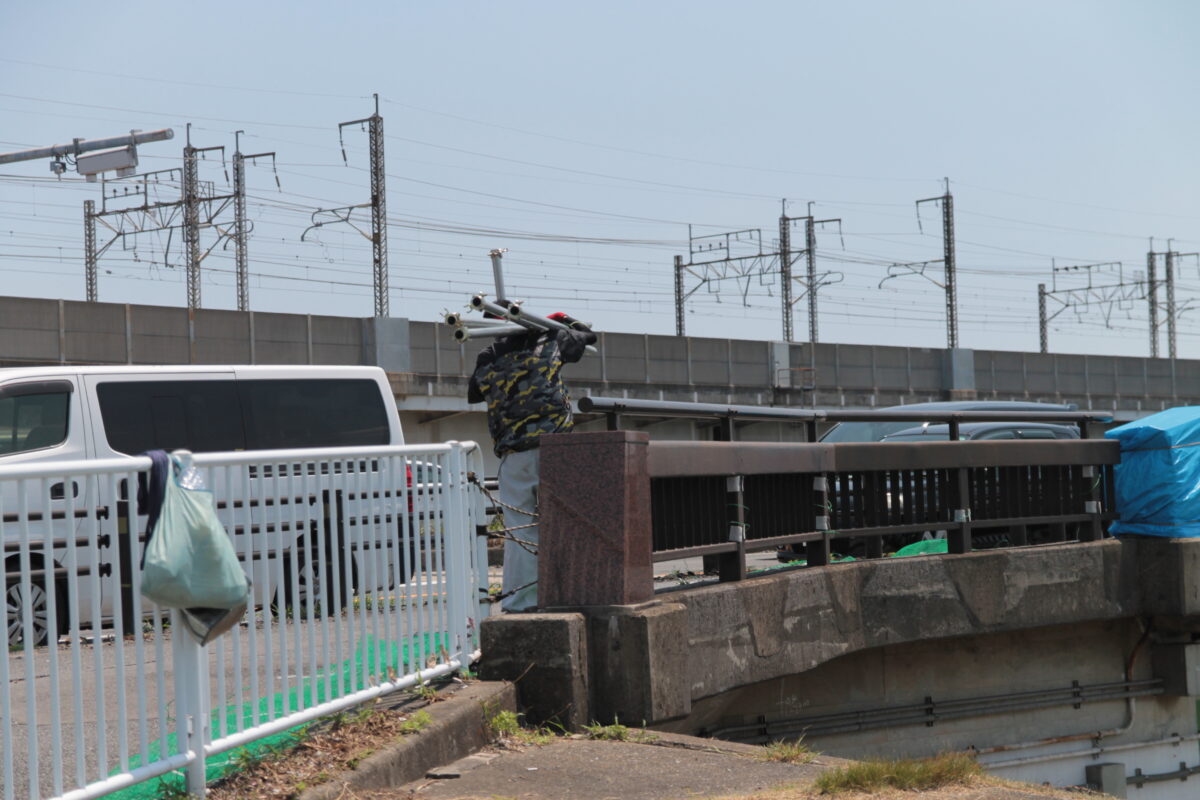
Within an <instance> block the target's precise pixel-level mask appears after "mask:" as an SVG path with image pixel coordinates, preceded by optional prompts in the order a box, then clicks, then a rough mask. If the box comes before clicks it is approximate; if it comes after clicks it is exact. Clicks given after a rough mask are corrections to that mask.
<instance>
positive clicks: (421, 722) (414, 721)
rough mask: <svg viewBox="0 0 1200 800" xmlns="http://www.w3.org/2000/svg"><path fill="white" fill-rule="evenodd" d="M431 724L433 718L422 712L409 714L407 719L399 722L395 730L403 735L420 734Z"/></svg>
mask: <svg viewBox="0 0 1200 800" xmlns="http://www.w3.org/2000/svg"><path fill="white" fill-rule="evenodd" d="M432 724H433V717H431V716H429V714H428V713H426V712H424V711H418V712H417V713H415V714H410V715H409V717H408V719H406V720H404V722H401V723H400V725H399V726H398V727H397V729H396V730H398V731H399V732H400V733H403V734H409V733H420V732H421V731H423V730H425V729H426V728H428V727H429V726H430V725H432Z"/></svg>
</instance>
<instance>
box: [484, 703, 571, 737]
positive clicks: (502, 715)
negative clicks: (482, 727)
mask: <svg viewBox="0 0 1200 800" xmlns="http://www.w3.org/2000/svg"><path fill="white" fill-rule="evenodd" d="M521 716H522V715H521V714H517V713H516V712H513V711H497V712H496V713H494V714H492V715H491V716H490V717H488V729H489V730H490V731H491V733H492V737H493V738H496V739H506V740H509V741H513V742H516V743H517V744H532V745H544V744H550V742H552V741H554V738H555V737H556V736H557V734H556V733H555V732H554V731H552V730H551V729H550V728H548V727H546V726H541V727H537V728H527V727H525V726H523V725H522V724H521Z"/></svg>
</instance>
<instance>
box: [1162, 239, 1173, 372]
mask: <svg viewBox="0 0 1200 800" xmlns="http://www.w3.org/2000/svg"><path fill="white" fill-rule="evenodd" d="M1163 259H1164V260H1165V262H1166V264H1165V269H1166V271H1167V275H1166V278H1167V357H1168V358H1170V359H1171V360H1172V361H1174V360H1175V253H1173V252H1172V251H1171V240H1170V239H1167V252H1166V253H1163Z"/></svg>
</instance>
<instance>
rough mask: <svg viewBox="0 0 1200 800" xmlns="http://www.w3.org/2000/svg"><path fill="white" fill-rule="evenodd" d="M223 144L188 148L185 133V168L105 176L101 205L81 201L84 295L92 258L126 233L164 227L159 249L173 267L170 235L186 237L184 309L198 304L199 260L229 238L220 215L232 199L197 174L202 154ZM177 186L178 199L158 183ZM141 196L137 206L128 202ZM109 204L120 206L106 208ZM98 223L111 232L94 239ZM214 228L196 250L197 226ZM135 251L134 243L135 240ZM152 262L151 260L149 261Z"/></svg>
mask: <svg viewBox="0 0 1200 800" xmlns="http://www.w3.org/2000/svg"><path fill="white" fill-rule="evenodd" d="M214 150H220V151H222V152H224V150H225V148H224V147H220V146H218V147H201V148H198V147H192V145H191V140H190V137H189V140H188V144H187V146H186V147H185V148H184V151H183V158H184V163H183V168H182V169H181V168H179V167H175V168H172V169H166V170H159V171H156V172H148V173H142V174H140V175H137V176H135V177H134V178H132V179H130V180H128V181H126V180H123V179H117V180H115V181H110V180H105V181H104V183H103V184H102V186H101V206H100V210H98V211H97V210H96V205H95V203H94V202H93V201H91V200H86V201H84V204H83V209H84V213H83V217H84V272H85V276H86V280H87V283H88V299H89V300H92V301H94V300H95V297H96V289H95V285H96V262H97V259H98V258H99V257H100V256H102V255H103V254H104V253H105V251H107V250H108V248H109V247H111V246H112V245H113V244H114V243H115V242H117V241H122V242H127V241H128V239H127V237H130V236H136V235H137V234H142V233H154V232H158V231H165V232H166V233H167V234H168V237H167V244H166V248H165V249H164V252H163V266H166V267H174V266H175V264H174V263H172V262H171V260H170V258H169V252H170V249H171V246H172V245H171V242H172V239H171V236H172V234H173V232H174V231H176V230H178V231H180V233H181V234H182V236H183V239H184V242H185V257H186V262H185V266H186V268H187V291H188V308H190V309H196V308H199V307H200V265H201V263H202V262H203V261H204V259H205V258H206V257H207V256H208V254H209V253H211V252H212V251H213V249H214V248H216V247H217V246H218V245H220V244H221V243H223V242H225V241H227V237H228V238H232V236H233V234H232V233H231V232H230V230H229V229H228V225H227V224H225V223H221V222H218V218H219V217H220V215H221V214H222V213H224V211H225V210H226V209H227V208H229V206H230V204H231V203H232V202H233V201H234V196H233V195H232V194H223V195H218V194H217V193H216V190H215V187H214V185H213V184H212V183H211V182H208V181H205V182H201V181H200V180H199V177H198V174H197V173H198V161H199V157H200V156H201V154H203V153H206V152H209V151H214ZM176 185H178V186H179V187H180V190H181V191H180V196H179V199H178V200H160V199H159V196H160V195H159V192H160V189H162V188H168V187H169V188H170V189H171V190H172V191H173V190H174V188H175V186H176ZM133 201H140V203H139V204H137V205H128V203H130V202H133ZM110 204H112V205H113V206H118V207H110ZM97 222H99V223H100V224H101V225H103V226H104V227H105V228H107V229H108V230H109V231H110V232H111V233H112V238H110V239H108V241H106V242H104V243H103V244H97V241H96V228H95V224H96V223H97ZM202 228H213V229H214V230H215V231H216V232H217V237H216V240H215V241H214V242H213V243H212V244H211V245H210V246H209V247H208V248H207V249H206V250H201V249H200V230H201V229H202ZM135 254H136V245H135ZM151 263H153V261H152V262H151Z"/></svg>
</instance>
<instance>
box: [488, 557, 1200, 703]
mask: <svg viewBox="0 0 1200 800" xmlns="http://www.w3.org/2000/svg"><path fill="white" fill-rule="evenodd" d="M1132 618H1142V619H1145V620H1147V621H1148V622H1149V623H1150V624H1151V625H1153V626H1154V627H1155V628H1156V629H1158V630H1160V631H1162V632H1163V633H1164V634H1167V633H1170V632H1176V633H1177V632H1185V631H1186V632H1200V540H1170V539H1137V540H1120V541H1118V540H1113V539H1109V540H1105V541H1101V542H1093V543H1086V544H1064V545H1053V546H1045V547H1036V548H1017V549H1010V550H991V551H981V552H976V553H970V554H967V555H959V556H943V557H920V558H912V559H902V560H901V559H881V560H871V561H859V562H854V563H846V564H837V565H832V566H828V567H822V568H811V569H805V570H795V571H788V572H784V573H777V574H774V575H768V576H764V577H760V578H753V579H750V580H747V581H743V582H738V583H725V584H717V585H711V586H706V587H702V588H696V589H684V590H677V591H670V592H664V593H660V594H659V595H657V596H656V597H655V598H654V599H653V600H652V601H649V602H646V603H640V604H633V605H623V606H578V607H575V608H571V609H566V608H562V609H553V610H551V612H550V613H544V614H532V615H507V616H502V617H499V618H494V619H491V620H488V621H486V622H484V624H483V630H484V654H485V658H484V662H483V665H482V668H481V670H482V674H483V675H484V676H485V677H486V678H488V679H510V680H515V679H517V678H519V677H521V676H522V675H524V674H526V673H527V672H530V671H531V670H535V671H536V670H539V669H541V668H542V665H546V664H557V665H559V672H558V676H557V677H554V676H552V675H550V674H547V673H546V672H545V671H544V670H543V671H541V672H539V673H538V678H537V680H536V681H522V682H519V683H518V693H519V695H520V696H521V697H522V701H523V702H524V703H526V705H527V706H529V707H531V708H533V709H535V711H534V713H532V714H531V716H532V717H535V718H536V717H537V716H538V714H539V713H542V714H545V715H546V716H548V717H557V718H558V719H559V720H560V721H562V722H564V723H565V724H568V725H577V724H580V723H583V722H586V721H588V720H589V719H599V720H605V721H607V720H611V719H614V718H616V719H619V720H621V721H623V722H625V723H627V724H643V723H645V724H657V723H663V722H666V721H669V720H672V719H678V718H682V717H686V716H687V715H688V714H689V713H690V711H691V709H692V703H693V702H695V701H698V700H701V699H703V698H706V697H712V696H714V695H718V694H720V693H723V692H727V691H730V690H734V689H737V688H739V687H743V686H747V685H750V684H754V683H759V682H763V681H768V680H771V679H775V678H782V677H785V676H789V675H796V674H799V673H804V672H806V671H809V670H813V669H815V668H816V667H818V666H820V665H822V664H824V663H827V662H829V661H832V660H834V659H837V658H840V657H843V656H847V655H850V654H853V653H856V652H860V651H864V650H869V649H872V648H883V647H891V646H895V645H904V644H908V643H914V642H923V641H930V640H951V639H959V638H963V637H973V636H985V635H989V634H1000V633H1016V632H1021V631H1027V630H1033V629H1038V628H1049V627H1052V626H1071V625H1083V624H1087V623H1094V622H1103V621H1112V620H1123V619H1132ZM546 626H557V627H559V628H560V629H561V630H562V631H563V633H562V634H560V635H559V637H558V639H559V640H566V639H571V640H573V641H578V642H580V643H581V644H580V646H578V647H575V648H574V649H572V650H571V652H570V654H569V656H565V655H564V653H563V652H562V651H561V650H558V649H556V650H555V651H554V652H546V651H544V650H541V649H539V647H538V646H536V643H537V641H538V639H537V638H536V637H533V636H531V635H530V632H531V631H534V630H535V629H544V628H545V627H546ZM567 632H569V633H567ZM1180 646H1181V645H1180V644H1179V642H1178V641H1173V642H1166V641H1164V643H1163V644H1162V645H1161V649H1162V650H1163V652H1164V653H1168V654H1169V653H1172V652H1175V651H1177V650H1178V648H1179V647H1180ZM1183 646H1184V647H1185V648H1194V647H1200V645H1183ZM1156 649H1158V648H1156ZM1196 655H1197V654H1196V653H1192V652H1190V649H1189V650H1188V651H1187V652H1186V653H1182V652H1179V653H1176V656H1177V657H1176V658H1173V659H1172V658H1159V657H1158V656H1157V655H1156V659H1155V660H1156V669H1158V664H1159V663H1160V662H1161V663H1162V664H1163V665H1164V666H1163V670H1167V671H1169V670H1171V669H1173V667H1172V666H1169V665H1170V664H1176V663H1181V662H1180V659H1190V660H1186V663H1191V664H1195V663H1197V662H1196ZM1198 678H1200V676H1184V680H1185V681H1187V680H1190V681H1191V683H1190V684H1189V685H1190V686H1192V687H1194V686H1195V685H1196V683H1197V679H1198ZM548 692H549V693H550V695H552V696H553V698H554V701H553V703H547V702H546V701H545V700H543V699H540V698H542V697H544V696H545V695H546V693H548ZM551 706H553V707H551ZM543 718H545V717H543Z"/></svg>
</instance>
